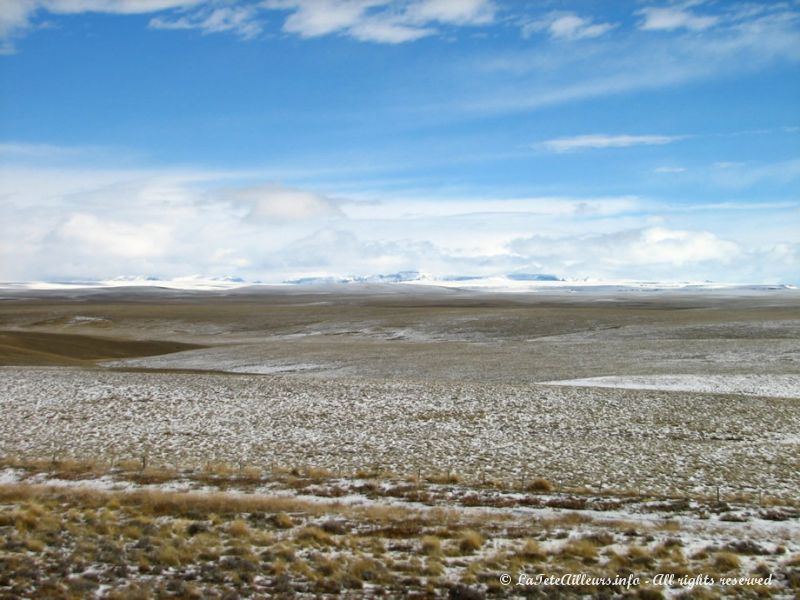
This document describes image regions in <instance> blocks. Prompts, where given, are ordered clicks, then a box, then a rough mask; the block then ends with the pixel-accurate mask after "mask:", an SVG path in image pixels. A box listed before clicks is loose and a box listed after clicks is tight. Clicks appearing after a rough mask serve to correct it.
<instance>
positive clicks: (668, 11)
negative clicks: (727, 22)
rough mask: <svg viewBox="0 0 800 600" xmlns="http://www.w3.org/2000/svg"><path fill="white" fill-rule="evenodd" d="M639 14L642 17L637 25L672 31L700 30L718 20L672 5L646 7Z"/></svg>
mask: <svg viewBox="0 0 800 600" xmlns="http://www.w3.org/2000/svg"><path fill="white" fill-rule="evenodd" d="M639 14H640V15H642V16H643V17H644V18H643V20H642V22H641V23H640V25H639V27H640V28H641V29H645V30H650V31H672V30H675V29H689V30H691V31H702V30H703V29H708V28H709V27H713V26H714V25H716V24H717V23H718V22H719V20H720V19H719V17H715V16H708V15H707V16H703V15H697V14H694V13H693V12H691V11H689V10H684V9H682V8H674V7H667V8H655V7H648V8H643V9H642V10H640V11H639Z"/></svg>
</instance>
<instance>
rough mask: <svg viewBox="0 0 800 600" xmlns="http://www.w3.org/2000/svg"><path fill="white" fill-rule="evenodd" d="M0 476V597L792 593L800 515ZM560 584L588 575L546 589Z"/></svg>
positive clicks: (592, 501)
mask: <svg viewBox="0 0 800 600" xmlns="http://www.w3.org/2000/svg"><path fill="white" fill-rule="evenodd" d="M6 465H7V466H6V468H5V470H3V471H0V478H2V480H4V481H5V482H6V483H5V484H3V485H0V503H2V504H0V532H2V533H3V534H4V539H5V542H4V543H3V546H2V551H3V554H2V555H0V565H1V566H2V573H3V574H2V576H0V597H8V598H18V597H26V596H29V597H54V598H60V597H65V598H66V597H86V596H89V595H101V596H104V597H109V598H150V597H184V598H203V597H206V598H220V597H226V598H228V597H229V598H234V597H271V596H273V595H278V596H286V597H289V596H294V597H309V598H310V597H335V596H342V595H344V596H347V597H351V596H356V595H357V596H362V595H366V596H368V597H375V596H389V597H396V596H401V595H402V596H403V597H420V598H424V597H437V596H449V597H450V598H481V597H483V596H484V595H486V594H500V595H508V594H511V595H514V596H521V597H541V598H552V597H576V596H592V597H622V596H627V597H636V598H662V597H665V595H666V596H676V597H681V598H716V597H719V596H720V595H722V596H726V597H728V596H733V597H775V598H790V597H793V596H794V595H795V594H796V593H797V591H798V590H799V589H800V536H798V531H797V528H796V527H795V525H794V524H795V522H796V521H795V520H796V519H797V517H798V515H800V510H798V509H797V508H796V507H790V506H786V505H784V504H782V503H777V504H776V503H775V502H766V501H764V500H762V504H763V506H760V507H759V508H758V509H754V508H753V507H752V506H751V505H748V504H746V503H736V502H731V503H728V502H718V501H717V500H715V499H709V500H706V501H698V500H692V501H690V500H687V499H672V500H668V499H663V498H661V499H658V498H653V497H652V496H637V497H634V496H627V497H616V496H613V495H587V494H585V493H584V494H575V493H566V492H555V491H553V490H552V487H551V484H550V483H549V482H547V481H545V480H535V481H532V482H530V483H529V485H528V486H527V487H526V489H525V490H524V491H512V490H508V489H504V488H503V487H502V486H498V485H497V484H493V483H492V484H484V485H483V486H475V487H470V486H465V485H463V484H459V483H453V482H444V483H438V482H436V483H434V482H431V481H426V480H411V481H408V480H397V479H391V478H389V479H387V478H385V477H382V476H377V475H371V474H363V475H362V476H361V477H359V478H351V479H346V478H341V477H335V476H333V475H332V474H330V473H327V472H324V471H320V470H306V471H300V470H296V469H294V470H290V471H287V470H278V469H276V470H274V471H272V472H269V473H265V472H263V471H261V470H260V469H257V468H254V467H242V468H241V469H230V468H229V467H226V466H224V465H220V464H216V465H209V466H207V467H206V469H204V470H201V471H183V472H178V471H170V470H164V469H155V468H152V467H149V468H148V467H142V466H138V467H137V466H136V463H135V462H133V463H128V464H127V465H126V464H122V465H117V466H114V467H110V466H108V465H102V464H99V463H77V462H74V461H70V462H63V463H59V462H55V463H52V462H51V463H47V462H39V463H37V462H25V461H9V460H7V461H6ZM192 489H195V490H197V489H202V491H201V492H198V491H190V490H192ZM566 574H573V575H575V576H580V577H583V579H582V580H581V581H580V582H578V583H575V584H571V585H567V586H561V585H557V584H556V583H554V582H552V581H551V582H549V583H548V582H547V581H545V580H543V579H541V578H544V577H550V578H558V577H561V576H564V575H566ZM670 576H671V577H673V578H674V579H672V580H669V579H666V578H667V577H670ZM700 581H702V582H704V584H701V583H700Z"/></svg>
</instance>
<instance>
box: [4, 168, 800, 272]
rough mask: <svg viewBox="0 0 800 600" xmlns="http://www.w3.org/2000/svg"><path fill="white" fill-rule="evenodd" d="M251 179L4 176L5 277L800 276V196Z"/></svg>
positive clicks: (117, 173) (64, 172) (32, 171)
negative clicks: (451, 192)
mask: <svg viewBox="0 0 800 600" xmlns="http://www.w3.org/2000/svg"><path fill="white" fill-rule="evenodd" d="M251 177H252V174H244V173H236V172H228V173H224V172H220V173H204V172H194V171H178V170H175V171H163V170H159V171H150V172H148V171H127V170H85V169H84V170H75V169H69V168H63V169H57V168H44V167H36V168H33V167H31V168H21V167H14V168H5V169H0V210H2V212H3V214H4V215H5V217H6V218H4V219H3V221H2V223H1V224H0V280H5V281H14V280H17V281H18V280H50V281H53V280H57V281H63V280H87V279H88V280H91V279H107V278H111V277H117V276H121V275H125V276H152V277H160V278H174V277H182V276H186V275H190V274H202V275H205V276H214V277H227V276H235V277H242V278H244V279H247V280H250V281H257V280H258V281H267V282H279V281H283V280H288V279H296V278H300V277H308V276H347V275H360V276H366V275H374V274H379V273H391V272H396V271H404V270H416V271H422V272H428V273H431V274H433V275H436V276H452V275H485V276H490V275H497V274H503V273H510V272H534V273H554V274H556V275H559V276H562V277H568V278H585V277H590V278H615V279H649V280H653V279H660V280H707V279H709V280H715V281H731V282H768V283H775V282H790V283H791V282H797V277H798V273H800V244H798V243H797V240H796V236H794V237H792V234H791V232H792V231H795V226H797V225H800V204H797V203H788V204H779V205H776V206H774V207H771V208H770V209H769V210H765V208H764V207H763V206H762V205H761V204H759V203H753V204H752V205H750V206H742V205H737V204H733V205H715V206H707V207H703V206H691V207H686V206H675V205H669V204H665V203H662V202H656V201H653V200H647V199H642V198H637V197H635V196H628V197H560V196H553V197H533V198H490V197H486V198H481V197H464V198H454V197H447V198H443V197H436V196H423V197H407V198H402V197H394V198H387V199H384V200H374V201H371V202H365V201H364V200H363V199H359V198H350V197H343V196H341V195H337V196H335V197H333V196H331V195H328V194H325V193H323V192H321V191H319V190H312V189H303V188H298V187H295V186H287V185H282V184H279V183H275V182H264V181H261V182H251V183H247V184H244V185H243V184H242V183H241V180H242V178H251ZM689 208H691V210H689ZM698 213H699V216H700V219H698ZM712 216H713V218H712ZM698 222H702V223H705V225H704V226H700V227H698V225H697V223H698ZM757 223H760V224H761V225H762V226H763V227H758V226H756V224H757Z"/></svg>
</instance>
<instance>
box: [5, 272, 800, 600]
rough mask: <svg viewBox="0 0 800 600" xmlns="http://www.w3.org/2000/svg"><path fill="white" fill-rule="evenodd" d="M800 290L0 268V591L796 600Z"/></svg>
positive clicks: (799, 582) (799, 581)
mask: <svg viewBox="0 0 800 600" xmlns="http://www.w3.org/2000/svg"><path fill="white" fill-rule="evenodd" d="M798 299H800V296H798V295H797V293H796V292H794V291H791V290H780V291H775V292H769V291H766V292H764V291H762V292H759V293H742V294H738V295H737V294H730V293H727V292H726V293H720V294H714V293H712V292H706V293H704V294H695V293H688V292H687V293H679V294H665V293H657V294H652V293H650V294H645V293H637V294H628V295H625V294H623V295H621V296H620V295H619V294H617V295H602V294H577V295H574V296H568V295H541V296H530V295H528V296H492V295H488V294H472V293H462V292H459V291H457V290H420V289H415V290H413V291H408V290H404V289H402V288H397V287H391V286H386V287H365V288H359V287H355V288H340V289H328V288H325V289H311V290H303V291H296V290H294V289H291V290H287V289H281V290H266V291H265V290H239V291H236V292H230V293H216V294H212V293H204V294H200V293H194V292H176V291H158V290H121V291H120V290H114V291H108V290H95V291H92V290H89V291H68V292H63V293H55V292H52V293H44V292H30V291H25V292H20V291H14V292H4V293H0V329H2V332H1V333H0V415H1V416H0V455H1V456H3V457H4V458H3V459H2V463H0V495H2V498H1V499H0V533H2V535H3V540H4V542H3V544H4V546H3V548H2V549H1V551H0V573H1V574H2V576H0V597H9V598H12V597H13V598H16V597H86V596H90V595H94V596H98V597H153V596H165V597H170V596H173V597H231V598H233V597H243V596H252V597H268V596H274V595H277V596H281V595H283V596H286V597H290V596H295V595H301V596H302V595H305V596H307V597H318V596H320V595H329V596H345V597H372V596H377V595H388V596H390V597H395V596H399V595H417V596H420V597H441V596H450V597H453V598H478V597H482V596H483V595H486V594H499V595H512V596H531V597H548V598H549V597H564V598H567V597H576V596H587V597H623V596H628V597H642V598H659V597H678V596H681V597H696V598H714V597H717V596H724V597H746V598H750V597H753V598H754V597H775V598H792V597H795V596H796V594H797V592H798V589H800V559H799V558H798V554H799V553H800V511H799V510H798V507H799V506H800V497H798V490H800V437H798V435H797V432H798V431H800V302H798ZM570 573H571V574H580V575H583V576H586V577H592V576H601V577H607V578H611V580H613V578H614V577H617V576H619V577H622V578H624V577H629V578H630V577H637V578H638V581H637V583H636V584H635V585H630V584H622V583H620V581H594V582H589V583H587V580H583V582H582V583H579V584H576V583H575V582H572V583H571V584H570V585H555V584H554V583H553V582H552V581H550V582H549V583H548V582H539V583H535V578H536V576H538V575H542V576H545V575H547V576H551V577H559V576H561V575H565V574H570ZM504 574H507V575H508V576H509V577H512V579H513V580H512V582H511V583H510V584H507V583H506V582H505V581H504V580H501V576H503V575H504ZM659 575H664V576H665V577H666V576H669V575H672V576H673V577H674V579H673V580H666V581H665V580H662V579H659V578H658V577H657V576H659ZM520 576H522V577H523V580H520V579H519V577H520ZM528 576H530V577H532V578H533V579H532V580H527V579H525V577H528ZM701 576H702V577H705V580H703V581H702V582H701V581H700V580H699V579H698V578H699V577H701ZM741 577H743V578H746V580H742V581H739V580H738V578H741ZM723 578H734V579H736V581H733V580H731V581H730V582H723V581H722V580H723ZM759 579H762V581H761V582H759V581H758V580H759ZM520 582H521V584H520V585H517V583H520Z"/></svg>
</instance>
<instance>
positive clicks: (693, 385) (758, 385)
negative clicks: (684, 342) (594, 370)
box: [544, 375, 800, 399]
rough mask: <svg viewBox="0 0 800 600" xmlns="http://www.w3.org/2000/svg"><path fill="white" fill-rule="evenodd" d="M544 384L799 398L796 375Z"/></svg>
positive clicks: (799, 378) (655, 377)
mask: <svg viewBox="0 0 800 600" xmlns="http://www.w3.org/2000/svg"><path fill="white" fill-rule="evenodd" d="M544 384H545V385H559V386H575V387H598V388H620V389H630V390H663V391H683V392H702V393H707V394H743V395H747V396H760V397H772V398H798V399H800V375H705V376H701V375H639V376H631V375H626V376H614V375H612V376H608V377H589V378H586V379H567V380H563V381H546V382H544Z"/></svg>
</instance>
